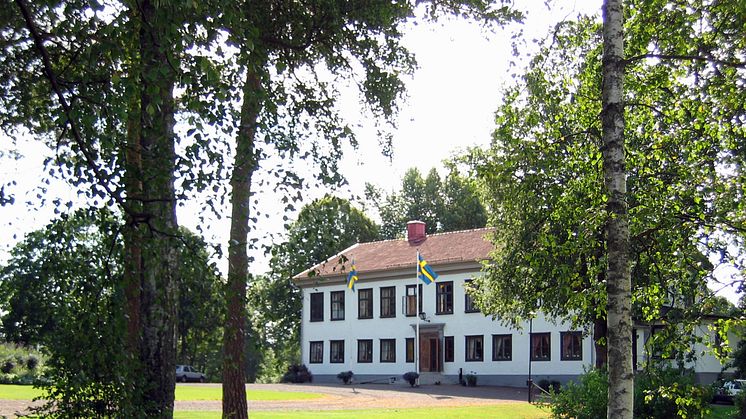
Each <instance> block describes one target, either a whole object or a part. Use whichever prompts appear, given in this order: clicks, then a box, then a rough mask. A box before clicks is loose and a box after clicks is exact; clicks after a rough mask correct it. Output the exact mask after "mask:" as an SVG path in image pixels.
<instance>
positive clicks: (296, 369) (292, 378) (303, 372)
mask: <svg viewBox="0 0 746 419" xmlns="http://www.w3.org/2000/svg"><path fill="white" fill-rule="evenodd" d="M312 381H313V374H311V371H308V367H306V365H305V364H300V365H298V364H291V365H289V366H288V370H287V372H286V373H285V374H284V375H283V376H282V379H281V380H280V382H282V383H295V384H300V383H305V382H309V383H310V382H312Z"/></svg>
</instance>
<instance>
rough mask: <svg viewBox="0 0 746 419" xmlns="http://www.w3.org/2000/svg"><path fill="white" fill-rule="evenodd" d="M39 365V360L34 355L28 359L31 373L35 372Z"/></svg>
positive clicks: (27, 362)
mask: <svg viewBox="0 0 746 419" xmlns="http://www.w3.org/2000/svg"><path fill="white" fill-rule="evenodd" d="M38 365H39V359H38V358H37V357H35V356H33V355H29V357H28V359H26V368H27V369H28V370H29V371H33V370H35V369H36V367H37V366H38Z"/></svg>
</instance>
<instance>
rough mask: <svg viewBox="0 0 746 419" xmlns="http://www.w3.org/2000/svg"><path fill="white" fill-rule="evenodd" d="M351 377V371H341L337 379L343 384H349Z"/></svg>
mask: <svg viewBox="0 0 746 419" xmlns="http://www.w3.org/2000/svg"><path fill="white" fill-rule="evenodd" d="M353 375H355V374H353V372H352V371H342V372H340V373H339V374H337V378H339V379H340V380H342V382H343V383H345V384H350V381H352V376H353Z"/></svg>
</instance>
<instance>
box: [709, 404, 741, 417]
mask: <svg viewBox="0 0 746 419" xmlns="http://www.w3.org/2000/svg"><path fill="white" fill-rule="evenodd" d="M710 409H711V410H712V411H711V412H710V414H709V415H707V416H705V419H731V418H734V417H736V408H735V407H733V406H724V405H722V404H713V405H710Z"/></svg>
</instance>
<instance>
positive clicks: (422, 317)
mask: <svg viewBox="0 0 746 419" xmlns="http://www.w3.org/2000/svg"><path fill="white" fill-rule="evenodd" d="M420 320H422V321H423V322H430V320H428V319H427V313H425V312H424V311H420Z"/></svg>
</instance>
